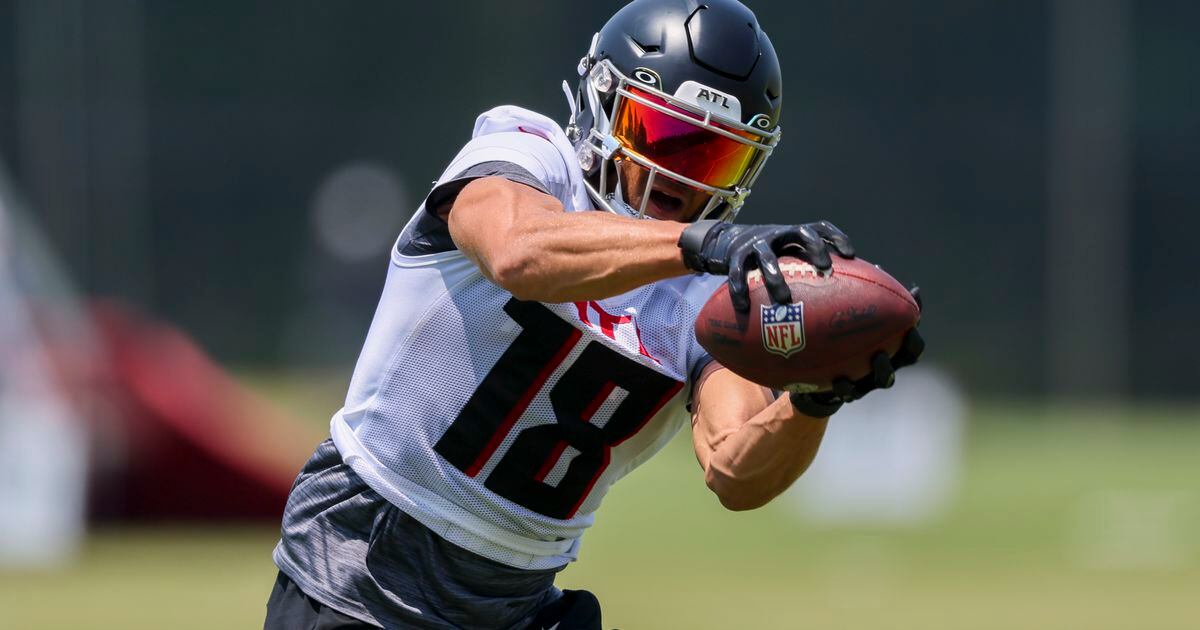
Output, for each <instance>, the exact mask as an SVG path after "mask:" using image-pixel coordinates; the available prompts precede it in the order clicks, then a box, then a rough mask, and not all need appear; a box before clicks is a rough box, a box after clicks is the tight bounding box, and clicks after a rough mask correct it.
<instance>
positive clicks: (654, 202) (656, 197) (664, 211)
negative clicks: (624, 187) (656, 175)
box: [649, 187, 683, 219]
mask: <svg viewBox="0 0 1200 630" xmlns="http://www.w3.org/2000/svg"><path fill="white" fill-rule="evenodd" d="M649 205H650V206H651V207H652V208H653V209H654V215H655V216H657V217H660V218H663V219H674V218H675V217H676V215H678V214H679V211H680V210H682V209H683V199H682V198H680V197H677V196H675V195H672V194H671V193H668V192H664V191H661V190H659V189H658V187H655V188H654V189H653V190H651V191H650V204H649Z"/></svg>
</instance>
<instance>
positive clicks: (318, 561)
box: [275, 440, 562, 628]
mask: <svg viewBox="0 0 1200 630" xmlns="http://www.w3.org/2000/svg"><path fill="white" fill-rule="evenodd" d="M275 565H276V566H278V567H279V570H280V571H282V572H283V573H284V574H286V575H287V576H288V577H289V578H291V579H292V581H294V582H295V583H296V585H297V586H299V587H300V590H302V591H303V592H304V593H305V594H307V595H308V596H309V597H311V598H313V599H315V600H317V601H318V602H321V603H322V604H325V605H326V606H329V607H330V608H332V609H334V610H337V611H339V612H342V613H345V614H347V615H350V616H351V617H354V618H356V619H361V620H363V621H367V622H369V623H373V624H376V625H379V626H382V627H384V628H524V627H526V626H528V625H529V624H530V623H531V622H532V620H533V618H534V616H535V615H536V614H537V612H538V610H539V609H541V608H542V607H543V606H545V605H547V604H549V603H551V602H553V601H554V600H556V599H557V598H558V597H559V596H560V592H559V591H558V589H557V588H555V587H554V576H555V574H556V573H558V571H560V570H561V569H562V568H561V567H560V568H558V569H553V570H548V571H529V570H524V569H517V568H513V567H509V566H507V565H503V564H500V563H497V562H494V561H492V560H488V559H487V558H483V557H481V556H478V555H475V554H473V553H471V552H469V551H467V550H465V549H462V548H460V547H457V546H455V545H453V544H451V543H448V542H446V541H445V540H443V539H442V538H440V537H438V536H437V535H436V534H434V533H433V532H431V531H430V530H429V529H428V528H426V527H425V526H424V525H422V524H420V523H418V522H417V521H416V520H414V519H413V518H412V517H410V516H408V515H407V514H405V513H404V512H402V511H400V510H399V509H398V508H396V507H395V506H394V505H392V504H391V503H388V502H387V501H386V500H384V499H383V498H382V497H380V496H379V495H378V494H376V493H375V492H374V491H373V490H371V489H370V488H368V487H367V486H366V484H365V483H363V481H362V479H360V478H359V477H358V476H357V475H356V474H354V471H353V470H351V469H350V467H349V466H346V465H345V464H343V463H342V457H341V455H340V454H339V453H338V451H337V448H336V447H334V445H333V442H332V441H330V440H326V441H325V442H322V443H321V445H320V446H318V447H317V450H316V453H314V454H313V457H312V459H310V460H309V462H308V464H306V465H305V467H304V469H303V470H302V471H300V476H299V477H297V479H296V484H295V486H293V488H292V493H291V495H290V496H289V497H288V502H287V507H286V508H285V510H284V515H283V533H282V537H281V539H280V541H279V544H278V545H276V547H275Z"/></svg>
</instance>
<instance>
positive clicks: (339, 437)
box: [332, 107, 723, 569]
mask: <svg viewBox="0 0 1200 630" xmlns="http://www.w3.org/2000/svg"><path fill="white" fill-rule="evenodd" d="M495 164H503V165H507V167H514V166H515V167H516V168H512V169H511V170H515V171H520V172H522V173H523V174H524V175H526V176H530V175H531V176H532V178H533V180H534V181H532V182H530V183H531V185H537V186H538V187H539V188H541V189H543V190H545V191H547V192H548V193H549V194H551V195H553V196H555V197H557V198H558V200H559V201H561V202H562V204H563V206H564V207H565V208H566V209H567V211H569V212H574V211H588V210H591V209H592V204H591V202H590V201H589V198H588V195H587V192H586V190H585V188H584V185H583V173H582V172H581V171H580V169H579V167H578V165H577V164H576V162H575V158H574V152H573V150H572V148H571V145H570V143H569V142H568V140H567V138H566V136H565V134H564V133H563V131H562V130H561V129H560V128H559V127H558V125H556V124H555V123H554V122H553V121H551V120H549V119H548V118H545V117H543V116H541V115H539V114H536V113H534V112H530V111H527V110H523V109H520V108H516V107H500V108H497V109H494V110H492V111H490V112H487V113H485V114H483V115H482V116H480V117H479V120H478V121H477V123H476V125H475V133H474V137H473V139H472V140H471V141H470V142H469V143H468V144H467V145H466V146H465V147H464V148H463V150H462V151H461V152H460V153H459V154H458V156H457V157H456V158H455V159H454V161H453V162H452V163H451V164H450V166H449V168H447V169H446V171H445V173H443V175H442V177H441V178H440V179H439V187H440V186H443V185H447V184H450V183H454V182H456V181H461V180H462V175H463V174H464V173H467V174H471V173H473V172H474V173H476V174H478V173H479V172H481V171H480V170H478V169H479V167H480V166H481V165H495ZM507 167H506V168H507ZM518 180H519V178H518ZM438 190H439V188H435V193H436V192H437V191H438ZM431 216H432V215H431V214H429V213H427V211H426V209H425V207H424V205H423V206H422V207H421V209H419V210H418V211H417V215H416V216H415V217H414V219H413V221H412V222H411V223H410V225H409V226H408V228H406V230H405V235H402V237H401V239H402V241H403V240H405V239H406V238H408V239H412V238H413V237H414V236H417V237H421V238H419V239H418V240H421V241H422V242H426V243H428V242H435V244H436V241H438V238H439V237H436V235H435V236H433V237H430V236H429V235H428V234H425V232H428V230H424V229H414V228H415V227H417V225H418V224H419V223H422V222H423V223H424V224H426V225H431V224H432V225H435V227H436V226H437V224H436V223H431V221H440V220H439V219H431ZM440 225H442V226H444V223H442V224H440ZM442 230H443V233H442V234H441V236H440V239H441V243H442V247H440V248H439V247H436V246H435V247H432V250H434V251H433V253H415V252H413V251H411V250H410V248H406V247H402V246H401V245H402V244H401V243H398V244H397V247H396V248H395V249H394V250H393V252H392V260H391V265H390V268H389V270H388V275H387V282H386V285H385V286H384V290H383V296H382V297H381V299H380V302H379V307H378V310H377V311H376V313H375V318H374V321H373V323H372V324H371V330H370V333H369V335H368V337H367V341H366V344H365V346H364V348H363V351H362V355H361V356H360V357H359V360H358V365H357V367H356V368H355V371H354V377H353V380H352V382H351V384H350V390H349V393H348V395H347V397H346V405H345V407H344V408H342V409H341V410H340V411H338V413H337V414H335V415H334V417H333V421H332V433H333V439H334V442H335V444H336V445H337V448H338V451H339V452H340V453H341V454H342V458H343V459H344V461H345V462H346V463H347V464H348V465H350V466H351V467H352V468H353V469H354V471H355V472H356V473H357V474H358V475H359V476H360V477H362V478H363V480H364V481H365V482H366V483H367V485H369V486H370V487H371V488H372V489H373V490H375V491H376V492H378V493H379V494H380V495H382V496H383V497H384V498H386V499H387V500H388V501H389V502H391V503H393V504H395V505H396V506H397V507H398V508H400V509H401V510H403V511H404V512H406V513H408V514H410V515H411V516H413V517H414V518H416V519H417V520H419V521H420V522H421V523H423V524H424V525H425V526H427V527H429V528H430V529H432V530H433V531H435V532H437V533H438V534H439V535H441V536H442V537H443V538H445V539H447V540H449V541H451V542H453V543H455V544H457V545H459V546H461V547H464V548H466V549H469V550H471V551H473V552H475V553H478V554H480V555H482V556H484V557H487V558H490V559H492V560H496V561H498V562H502V563H505V564H508V565H511V566H515V567H520V568H529V569H548V568H553V567H557V566H561V565H563V564H566V563H567V562H569V561H571V560H574V559H575V558H576V556H577V553H578V547H579V538H580V536H581V535H582V534H583V531H584V530H585V529H587V528H588V527H589V526H590V525H591V524H592V522H593V520H594V513H595V511H596V508H597V507H599V505H600V501H601V499H603V497H604V495H605V493H606V492H607V491H608V488H609V486H611V485H612V484H613V483H614V482H615V481H617V480H618V479H620V478H621V477H623V476H625V474H627V473H628V472H629V471H631V470H632V469H633V468H635V467H636V466H638V465H639V464H641V463H642V462H644V461H646V460H647V459H648V458H649V457H650V456H651V455H653V454H654V453H655V452H657V451H658V450H659V449H660V448H662V447H663V446H664V445H665V444H666V443H667V442H668V441H669V440H670V439H671V437H672V436H673V435H675V433H676V432H677V431H678V430H679V429H680V428H682V427H684V426H686V425H687V424H688V414H687V411H686V408H685V407H686V401H687V398H688V396H689V393H690V387H691V382H690V381H691V378H692V377H693V375H694V373H695V372H696V371H698V368H699V367H701V366H702V365H703V363H705V362H706V361H707V360H708V359H707V355H706V354H705V352H704V350H703V349H702V348H701V347H700V346H699V345H698V344H697V342H696V337H695V333H694V329H693V325H694V322H695V319H696V314H697V313H698V312H699V310H700V308H701V307H702V306H703V305H704V303H705V302H706V301H707V300H708V298H709V296H710V295H712V293H713V291H714V290H715V289H716V288H717V287H718V286H719V284H720V282H722V281H723V278H714V277H712V276H687V277H681V278H676V279H672V280H666V281H662V282H658V283H655V284H652V285H648V286H645V287H642V288H639V289H636V290H634V291H631V292H629V293H626V294H624V295H620V296H617V297H614V298H609V299H604V300H596V301H589V302H577V303H567V304H542V303H538V302H523V301H519V300H516V299H514V298H513V297H512V295H511V294H509V293H508V292H507V291H505V290H504V289H502V288H500V287H499V286H497V285H495V284H493V283H491V282H489V281H488V280H487V279H485V278H484V277H483V276H482V275H481V273H480V271H479V269H478V268H477V267H476V266H475V265H474V264H473V263H471V261H470V260H468V259H467V258H465V257H464V256H463V255H462V254H461V253H460V252H458V251H457V250H455V249H453V248H452V244H449V245H446V243H447V241H448V239H447V238H446V235H445V233H444V227H443V228H442ZM438 250H440V251H438ZM418 251H428V250H418Z"/></svg>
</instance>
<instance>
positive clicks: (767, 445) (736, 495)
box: [702, 396, 828, 510]
mask: <svg viewBox="0 0 1200 630" xmlns="http://www.w3.org/2000/svg"><path fill="white" fill-rule="evenodd" d="M827 423H828V418H809V417H807V416H803V415H800V414H798V413H796V411H795V409H793V408H792V405H791V403H790V402H788V399H787V397H786V396H785V397H783V398H781V399H779V400H777V401H775V402H774V403H772V404H770V405H769V406H767V407H766V408H765V409H763V410H762V411H761V412H759V413H758V414H756V415H755V416H754V417H753V418H751V419H750V420H749V421H748V422H746V423H745V424H743V425H741V426H740V427H738V428H737V430H735V431H733V432H731V433H729V434H728V435H727V436H718V437H719V441H718V442H717V443H716V444H714V445H713V448H712V452H711V455H710V456H709V458H708V461H707V462H706V463H705V462H702V464H704V468H705V475H704V480H705V483H707V484H708V487H709V488H711V489H712V490H713V492H715V493H716V494H717V496H718V497H719V498H720V499H721V504H722V505H724V506H725V507H727V508H729V509H731V510H752V509H755V508H759V507H762V506H763V505H766V504H767V503H768V502H770V501H771V500H772V499H774V498H775V497H776V496H778V495H779V494H780V493H782V492H783V491H784V490H787V489H788V488H789V487H791V485H792V483H794V482H795V481H796V479H797V478H799V477H800V475H801V474H803V473H804V471H805V470H807V469H808V467H809V465H810V464H812V461H813V459H814V458H815V457H816V455H817V449H818V447H819V446H820V445H821V439H822V438H823V437H824V435H825V427H826V425H827Z"/></svg>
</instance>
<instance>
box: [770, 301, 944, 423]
mask: <svg viewBox="0 0 1200 630" xmlns="http://www.w3.org/2000/svg"><path fill="white" fill-rule="evenodd" d="M909 293H912V296H913V299H914V300H916V302H917V308H918V309H919V308H921V289H920V288H919V287H913V288H911V289H909ZM924 351H925V340H924V339H922V338H921V333H919V332H917V329H916V328H914V329H912V330H910V331H908V334H907V335H905V337H904V342H903V343H901V344H900V349H899V350H897V351H896V356H894V357H890V358H889V357H888V355H887V353H886V352H877V353H875V356H873V357H871V373H870V374H867V375H866V376H864V377H862V378H860V379H858V380H857V381H852V380H850V379H848V378H837V379H834V380H833V389H831V390H829V391H823V392H813V393H810V394H797V393H794V392H789V393H788V397H789V398H791V400H792V406H793V407H795V408H796V411H799V412H800V413H802V414H804V415H806V416H811V417H813V418H826V417H829V416H831V415H833V414H834V413H837V411H838V409H841V408H842V405H844V404H846V403H848V402H854V401H855V400H858V399H859V398H862V397H863V396H866V395H867V394H869V393H871V392H872V391H874V390H876V389H887V388H889V387H891V386H892V385H893V384H894V383H895V382H896V370H899V369H900V368H903V367H908V366H910V365H912V364H914V363H916V362H917V360H918V359H920V358H921V353H922V352H924Z"/></svg>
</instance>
